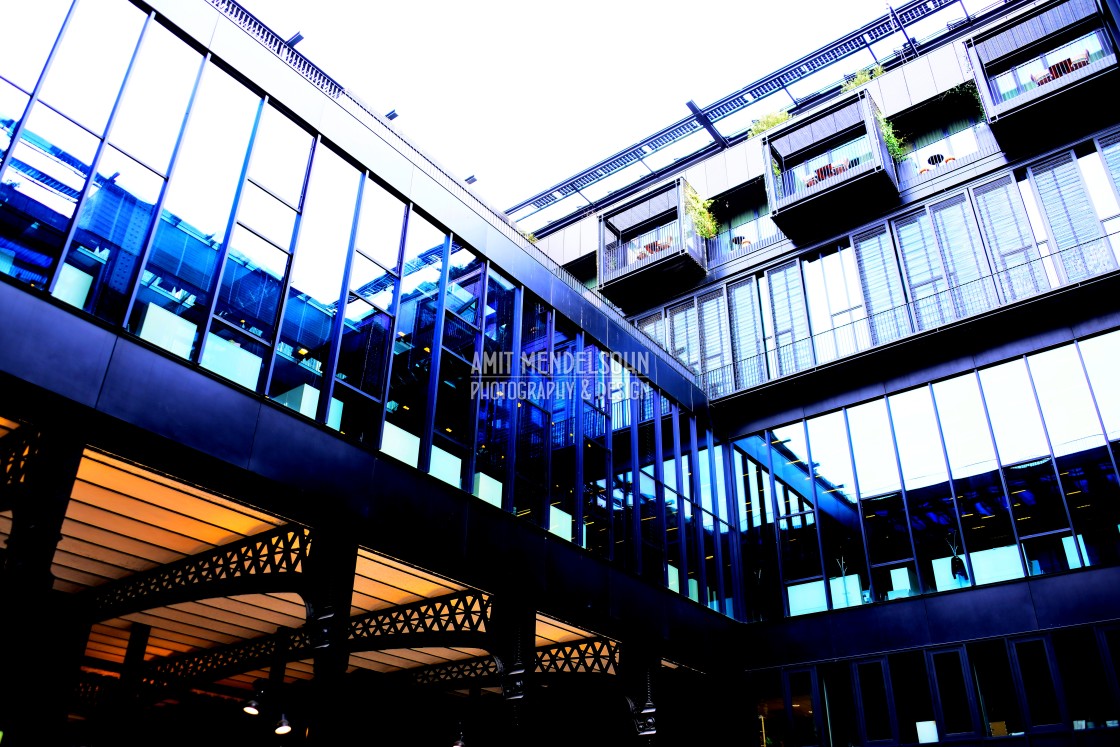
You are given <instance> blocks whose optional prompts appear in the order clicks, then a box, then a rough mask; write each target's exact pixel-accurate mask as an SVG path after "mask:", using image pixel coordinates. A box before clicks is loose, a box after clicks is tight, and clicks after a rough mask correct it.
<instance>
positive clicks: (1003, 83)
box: [991, 31, 1107, 103]
mask: <svg viewBox="0 0 1120 747" xmlns="http://www.w3.org/2000/svg"><path fill="white" fill-rule="evenodd" d="M1105 54H1107V52H1106V50H1105V48H1104V47H1103V46H1102V44H1101V32H1100V31H1091V32H1090V33H1088V34H1085V35H1084V36H1082V37H1081V38H1079V39H1076V40H1074V41H1072V42H1070V43H1068V44H1063V45H1062V46H1060V47H1058V48H1057V49H1053V50H1051V51H1049V52H1047V53H1046V54H1041V55H1039V56H1038V57H1035V58H1034V59H1031V60H1028V61H1027V62H1024V63H1022V64H1019V65H1016V66H1015V67H1013V68H1011V69H1010V70H1008V71H1006V72H1004V73H1000V74H999V75H996V76H994V77H993V78H992V79H991V85H992V96H993V98H994V100H995V101H996V102H997V103H1000V102H1004V101H1008V100H1010V99H1013V98H1015V97H1016V96H1021V95H1022V94H1024V93H1027V92H1028V91H1033V90H1034V89H1036V88H1039V87H1040V86H1045V85H1047V84H1049V83H1053V82H1054V81H1056V80H1058V79H1059V78H1061V77H1063V76H1065V75H1068V74H1069V73H1072V72H1073V71H1075V70H1080V69H1081V68H1083V67H1087V66H1088V65H1090V64H1092V63H1094V62H1096V61H1097V60H1100V59H1101V58H1103V57H1104V56H1105Z"/></svg>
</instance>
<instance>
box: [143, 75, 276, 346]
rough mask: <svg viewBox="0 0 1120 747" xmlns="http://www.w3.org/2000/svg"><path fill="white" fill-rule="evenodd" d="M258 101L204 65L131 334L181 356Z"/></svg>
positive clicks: (193, 338) (198, 315)
mask: <svg viewBox="0 0 1120 747" xmlns="http://www.w3.org/2000/svg"><path fill="white" fill-rule="evenodd" d="M258 103H259V100H258V99H257V98H256V97H255V96H253V94H251V93H250V92H249V90H248V89H247V88H245V87H243V86H242V85H241V84H239V83H237V82H235V81H234V80H233V79H232V78H230V77H229V76H228V75H226V74H225V73H224V72H222V71H221V70H219V69H218V68H216V67H215V66H214V65H213V64H210V65H207V68H206V71H205V72H204V73H203V77H202V82H201V83H200V85H199V90H198V94H197V95H196V97H195V102H194V110H193V111H192V113H191V118H190V123H189V124H188V126H187V130H186V133H185V135H184V138H183V142H182V145H181V146H180V149H179V157H178V162H177V165H176V167H175V173H174V174H173V175H172V177H171V181H170V182H169V183H168V186H167V196H166V198H165V201H164V205H163V210H162V211H161V213H160V216H159V221H158V224H157V226H156V235H155V240H154V243H153V246H152V250H151V254H150V255H149V257H148V262H147V264H146V265H145V266H144V272H143V274H142V275H141V279H140V289H139V290H138V292H137V296H136V303H135V305H134V307H133V312H132V318H131V319H130V320H129V325H130V327H129V328H130V329H131V330H132V331H133V332H135V333H136V334H138V335H139V336H140V337H142V338H144V339H145V340H148V341H149V342H152V343H154V344H156V345H159V346H160V347H162V348H164V349H166V350H170V351H171V352H173V353H175V354H176V355H180V356H183V357H184V358H189V357H191V356H192V355H193V354H194V349H195V345H196V342H197V337H198V330H199V328H200V327H202V326H203V324H204V319H203V316H204V315H205V311H206V308H207V305H208V304H209V299H210V293H211V288H212V286H213V283H214V277H215V275H216V274H217V265H218V252H219V250H220V249H221V246H222V241H223V239H224V238H225V234H226V230H227V226H228V224H229V215H230V209H231V207H232V205H233V197H234V194H235V192H236V190H237V184H238V181H239V180H240V177H241V168H242V165H243V164H244V162H245V154H246V149H247V148H248V144H249V135H250V133H251V131H252V127H253V121H254V120H255V118H256V112H257V105H258ZM215 128H217V129H219V130H220V131H221V132H222V137H220V138H215V137H214V131H215Z"/></svg>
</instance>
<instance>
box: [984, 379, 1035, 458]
mask: <svg viewBox="0 0 1120 747" xmlns="http://www.w3.org/2000/svg"><path fill="white" fill-rule="evenodd" d="M980 384H981V386H982V387H983V388H984V399H985V401H986V402H987V403H988V415H989V417H990V418H991V421H992V430H993V431H995V434H996V445H997V446H998V447H999V458H1000V460H1002V461H1003V463H1004V464H1012V463H1014V462H1019V461H1022V460H1024V459H1030V458H1032V457H1037V456H1040V455H1042V454H1046V453H1048V452H1049V449H1048V448H1047V446H1046V434H1045V433H1044V432H1043V430H1042V419H1041V418H1040V417H1039V415H1038V408H1037V407H1036V406H1035V399H1034V390H1033V389H1031V382H1030V378H1029V377H1028V376H1027V366H1026V363H1025V362H1024V361H1022V360H1013V361H1009V362H1007V363H1004V364H1001V365H999V366H993V367H992V368H985V369H984V370H982V371H981V372H980Z"/></svg>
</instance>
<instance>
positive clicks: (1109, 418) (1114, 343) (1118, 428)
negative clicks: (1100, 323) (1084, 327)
mask: <svg viewBox="0 0 1120 747" xmlns="http://www.w3.org/2000/svg"><path fill="white" fill-rule="evenodd" d="M1077 345H1078V347H1079V348H1080V349H1081V355H1082V358H1083V359H1084V360H1085V369H1086V370H1087V371H1088V373H1089V382H1090V383H1091V384H1092V387H1093V397H1094V399H1095V400H1096V404H1097V407H1098V408H1100V414H1101V419H1102V420H1103V421H1104V427H1105V432H1106V433H1107V434H1108V440H1109V441H1115V440H1116V439H1120V387H1118V386H1116V385H1115V383H1116V372H1117V371H1120V332H1109V333H1108V334H1107V335H1100V336H1099V337H1092V338H1090V339H1088V340H1082V341H1080V342H1078V343H1077Z"/></svg>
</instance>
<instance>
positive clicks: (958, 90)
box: [940, 80, 987, 119]
mask: <svg viewBox="0 0 1120 747" xmlns="http://www.w3.org/2000/svg"><path fill="white" fill-rule="evenodd" d="M940 98H941V99H942V100H953V99H957V100H969V101H972V102H975V105H976V113H977V114H978V115H979V116H980V118H981V119H983V118H984V117H985V116H986V115H987V112H985V110H984V100H983V99H982V98H981V97H980V89H978V88H977V87H976V81H972V80H970V81H967V82H965V83H960V84H959V85H955V86H953V87H952V88H950V89H949V90H947V91H945V92H944V93H943V94H941V96H940Z"/></svg>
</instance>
